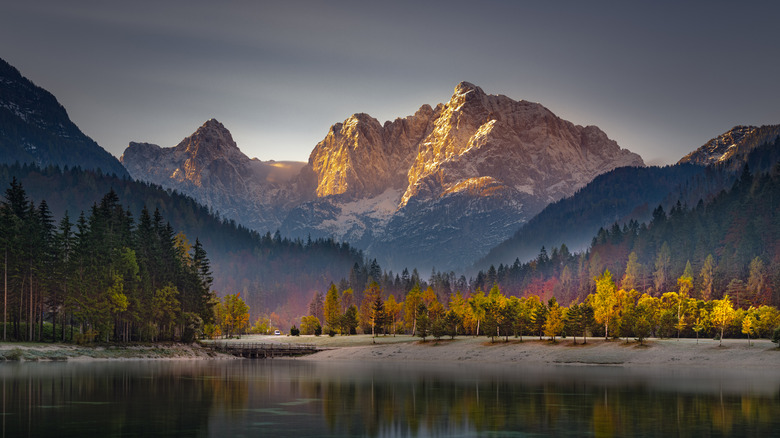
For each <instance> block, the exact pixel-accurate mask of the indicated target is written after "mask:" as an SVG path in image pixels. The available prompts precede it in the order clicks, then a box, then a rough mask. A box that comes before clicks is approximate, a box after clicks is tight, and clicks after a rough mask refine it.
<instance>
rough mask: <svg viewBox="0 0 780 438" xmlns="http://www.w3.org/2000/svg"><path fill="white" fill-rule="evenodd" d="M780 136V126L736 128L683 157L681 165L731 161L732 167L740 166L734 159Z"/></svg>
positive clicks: (701, 164)
mask: <svg viewBox="0 0 780 438" xmlns="http://www.w3.org/2000/svg"><path fill="white" fill-rule="evenodd" d="M778 136H780V125H766V126H761V127H756V126H735V127H733V128H731V129H729V130H728V131H726V132H725V133H723V134H721V135H719V136H717V137H715V138H713V139H711V140H710V141H708V142H707V143H705V144H704V145H703V146H702V147H700V148H698V149H696V150H695V151H693V152H691V153H690V154H688V155H686V156H684V157H682V158H681V159H680V161H678V164H680V163H691V164H698V165H700V166H710V165H714V164H719V163H725V162H727V161H730V165H731V166H732V167H733V166H740V165H741V164H744V163H741V162H740V160H738V159H732V160H730V159H731V158H733V157H739V156H740V155H741V156H747V154H748V153H749V152H750V151H751V150H753V149H755V148H756V147H758V146H760V145H762V144H764V143H771V142H773V141H774V140H775V139H776V138H777V137H778Z"/></svg>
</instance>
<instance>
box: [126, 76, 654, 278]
mask: <svg viewBox="0 0 780 438" xmlns="http://www.w3.org/2000/svg"><path fill="white" fill-rule="evenodd" d="M201 131H204V132H201ZM205 131H209V132H210V131H214V132H213V134H209V135H206V132H205ZM207 137H208V138H211V140H210V141H205V140H199V139H201V138H207ZM229 137H230V136H229V133H227V131H226V130H224V131H223V127H222V126H221V125H219V124H218V123H217V122H215V121H209V122H207V123H206V124H205V125H204V126H203V127H201V128H200V129H199V130H198V131H197V132H196V133H195V134H193V136H191V137H188V138H187V139H185V140H184V141H183V142H182V143H181V144H179V145H178V146H176V147H175V148H171V149H162V148H159V147H156V146H152V145H146V144H138V143H132V144H131V145H130V147H128V149H127V150H126V151H125V153H124V155H123V157H122V161H123V163H124V164H125V165H126V167H127V168H128V170H129V171H130V173H131V175H133V177H135V178H138V179H142V180H147V181H153V182H155V183H158V184H161V185H163V186H164V187H168V188H174V189H177V190H181V191H182V192H184V193H189V194H192V195H193V196H195V197H196V198H197V199H199V200H201V201H202V202H204V203H206V204H207V205H209V206H211V207H213V208H215V209H217V210H219V211H220V212H221V213H222V214H223V215H225V217H229V218H231V219H235V220H236V221H238V222H240V223H243V224H246V225H247V226H250V227H252V228H255V229H258V230H261V231H265V230H268V229H270V230H273V229H274V228H275V227H278V229H279V230H280V231H281V232H282V233H283V234H284V235H287V236H291V237H300V238H306V237H307V236H312V237H327V236H332V237H334V238H336V239H337V240H343V241H348V242H350V243H352V244H353V245H356V246H358V247H360V248H364V249H366V251H367V253H368V254H370V255H372V256H374V257H377V258H380V259H381V261H382V262H383V264H385V265H386V266H389V267H391V268H393V269H400V268H401V267H403V266H418V267H421V268H422V267H426V268H427V267H432V266H434V265H436V266H437V267H439V268H445V269H452V268H456V267H460V266H465V265H468V264H470V263H471V262H472V261H473V260H474V259H475V258H477V257H479V256H482V255H484V254H485V253H486V252H487V251H488V250H489V249H490V248H491V247H492V246H494V245H496V244H498V243H499V242H501V241H502V240H504V239H505V238H507V237H509V236H511V235H512V233H513V232H514V231H516V230H517V228H518V227H519V226H520V225H521V224H522V223H523V222H525V221H526V220H527V219H528V218H530V217H532V216H533V215H535V214H536V213H537V212H539V211H540V210H541V209H542V208H543V207H544V206H546V205H547V204H549V203H550V202H554V201H556V200H558V199H560V198H562V197H564V196H569V195H571V194H573V193H574V192H575V191H576V190H577V189H579V188H580V187H582V186H584V185H585V184H587V183H588V182H590V181H591V180H592V179H593V178H594V177H596V176H597V175H599V174H601V173H604V172H607V171H609V170H612V169H614V168H617V167H622V166H643V165H644V163H643V162H642V159H641V157H639V156H638V155H636V154H634V153H631V152H629V151H627V150H624V149H621V148H620V147H619V146H618V145H617V143H615V142H614V141H613V140H610V139H609V138H608V137H607V135H606V134H605V133H604V132H602V131H601V130H600V129H598V128H597V127H593V126H589V127H582V126H576V125H574V124H572V123H570V122H567V121H565V120H562V119H560V118H559V117H557V116H555V115H554V114H553V113H552V112H550V111H549V110H548V109H546V108H545V107H543V106H542V105H540V104H538V103H532V102H526V101H515V100H512V99H510V98H508V97H506V96H500V95H499V96H496V95H489V94H486V93H485V92H484V91H483V90H482V89H481V88H479V87H477V86H475V85H473V84H470V83H468V82H462V83H460V84H458V86H457V87H456V88H455V91H454V93H453V95H452V97H451V99H450V100H449V101H448V102H447V103H444V104H439V105H437V106H436V107H435V108H433V107H431V106H429V105H423V106H422V107H421V108H420V109H419V110H418V111H417V112H416V113H415V114H413V115H411V116H408V117H406V118H399V119H396V120H394V121H388V122H385V123H384V124H381V123H380V122H379V121H378V120H376V119H374V118H373V117H371V116H369V115H367V114H355V115H353V116H351V117H349V118H348V119H346V120H345V121H344V122H343V123H337V124H335V125H333V126H332V127H331V128H330V129H329V131H328V133H327V134H326V136H325V138H324V139H323V140H322V141H320V142H319V143H318V144H317V145H316V146H315V147H314V149H313V151H312V153H311V155H310V156H309V160H308V163H306V164H305V165H304V166H302V167H301V168H300V171H299V173H298V174H297V175H296V176H294V177H290V178H288V179H285V180H279V181H275V182H273V183H271V182H269V181H268V180H267V178H264V177H263V173H262V172H258V171H251V170H250V169H252V166H253V165H254V166H258V165H262V164H264V163H260V162H255V163H256V164H252V162H251V160H249V159H248V158H247V157H246V156H245V155H243V154H242V153H240V151H238V148H237V147H236V146H235V143H233V141H232V139H229ZM195 145H197V147H196V146H195ZM198 157H205V158H198ZM216 169H219V171H217V170H216ZM263 227H265V228H263ZM443 254H446V256H442V255H443Z"/></svg>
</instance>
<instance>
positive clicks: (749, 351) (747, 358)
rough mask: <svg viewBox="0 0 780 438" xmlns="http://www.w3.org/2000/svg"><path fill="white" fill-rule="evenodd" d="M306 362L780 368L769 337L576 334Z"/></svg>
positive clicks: (361, 350) (400, 347) (325, 354)
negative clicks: (641, 337)
mask: <svg viewBox="0 0 780 438" xmlns="http://www.w3.org/2000/svg"><path fill="white" fill-rule="evenodd" d="M296 360H303V361H334V362H340V361H341V362H343V361H356V362H361V361H383V362H409V363H411V362H419V363H427V362H447V363H477V364H479V363H484V364H505V365H520V366H523V365H532V366H557V365H561V366H616V367H630V368H633V367H667V366H673V367H708V368H731V369H741V368H752V369H768V368H773V367H777V366H780V349H778V348H777V344H774V343H772V342H770V341H769V340H765V339H759V340H755V341H751V346H748V343H747V340H745V339H725V340H724V341H723V346H719V345H718V341H715V340H712V339H700V340H699V343H698V344H697V343H696V340H695V339H687V338H686V339H680V340H679V341H678V340H677V339H651V340H649V341H647V342H646V343H645V345H639V343H638V342H636V341H633V340H631V341H630V342H628V343H627V342H626V341H625V340H622V339H621V340H615V339H611V340H608V341H605V340H604V339H603V338H589V339H588V342H587V344H582V340H581V339H580V338H578V344H577V345H574V344H573V342H572V340H571V338H567V339H563V340H559V341H558V342H557V343H555V344H552V343H550V342H549V341H547V340H542V341H540V340H539V339H538V338H531V339H529V338H525V339H524V340H523V341H522V342H521V341H519V340H517V339H513V338H510V340H509V342H504V339H503V338H502V339H501V340H498V339H496V342H495V343H491V342H490V340H489V339H487V338H485V337H479V338H464V337H460V338H456V339H454V340H441V341H438V342H436V341H434V340H428V341H426V342H420V341H416V342H414V341H409V342H394V343H385V344H383V343H382V338H381V337H379V338H377V343H376V344H371V345H356V346H346V347H338V348H333V349H329V350H324V351H320V352H318V353H315V354H312V355H309V356H304V357H300V358H297V359H296Z"/></svg>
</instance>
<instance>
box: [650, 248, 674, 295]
mask: <svg viewBox="0 0 780 438" xmlns="http://www.w3.org/2000/svg"><path fill="white" fill-rule="evenodd" d="M671 264H672V250H671V249H670V248H669V244H668V243H666V242H664V243H663V244H662V245H661V248H660V249H659V250H658V254H657V255H656V258H655V271H654V272H653V282H654V283H653V284H654V285H655V291H656V294H659V295H660V294H662V293H663V292H664V291H665V290H666V286H667V282H668V281H669V270H670V269H671Z"/></svg>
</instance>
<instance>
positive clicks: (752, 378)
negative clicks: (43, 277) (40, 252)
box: [0, 359, 780, 437]
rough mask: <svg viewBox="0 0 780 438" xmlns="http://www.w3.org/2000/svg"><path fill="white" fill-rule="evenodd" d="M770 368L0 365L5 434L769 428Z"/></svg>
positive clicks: (776, 400) (776, 388) (679, 432)
mask: <svg viewBox="0 0 780 438" xmlns="http://www.w3.org/2000/svg"><path fill="white" fill-rule="evenodd" d="M771 371H773V370H766V371H762V370H720V371H712V370H703V369H691V368H680V369H654V368H646V369H643V368H640V369H636V368H634V369H625V368H621V367H571V366H550V367H546V368H544V369H528V368H522V367H517V366H508V365H483V366H477V365H474V364H467V365H458V364H437V363H411V364H402V363H338V362H315V361H296V360H279V359H274V360H265V361H263V360H243V361H129V362H91V363H78V362H73V363H21V364H8V363H6V364H0V385H1V386H0V391H2V412H3V415H2V436H3V437H17V436H52V434H54V435H55V436H59V437H71V436H72V437H75V436H94V437H99V436H242V435H243V436H250V435H251V436H258V435H260V436H265V435H268V436H275V437H285V436H376V437H402V436H417V437H425V436H482V435H489V436H510V435H512V436H514V435H521V436H550V435H555V436H597V437H610V436H671V435H675V436H682V437H685V436H692V437H693V436H729V435H739V436H762V437H763V436H771V435H772V434H775V433H777V431H778V430H780V415H778V414H780V376H778V375H777V374H778V373H776V372H771Z"/></svg>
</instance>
